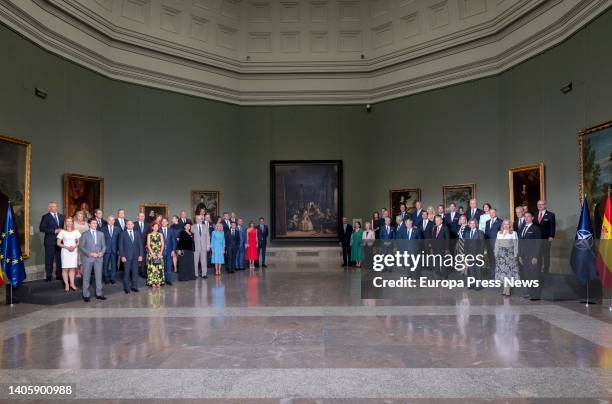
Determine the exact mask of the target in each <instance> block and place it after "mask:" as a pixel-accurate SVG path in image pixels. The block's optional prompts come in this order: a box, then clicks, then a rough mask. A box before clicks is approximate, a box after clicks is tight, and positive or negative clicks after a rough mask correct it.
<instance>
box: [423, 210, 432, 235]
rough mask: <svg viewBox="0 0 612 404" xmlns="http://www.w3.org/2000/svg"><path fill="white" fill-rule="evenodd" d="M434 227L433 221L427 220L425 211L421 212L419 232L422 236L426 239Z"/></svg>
mask: <svg viewBox="0 0 612 404" xmlns="http://www.w3.org/2000/svg"><path fill="white" fill-rule="evenodd" d="M433 228H434V223H433V222H432V221H431V220H429V216H428V215H427V212H426V211H423V212H422V213H421V233H422V235H423V238H424V239H426V240H428V239H430V238H431V232H432V230H433Z"/></svg>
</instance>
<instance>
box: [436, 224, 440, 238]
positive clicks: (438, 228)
mask: <svg viewBox="0 0 612 404" xmlns="http://www.w3.org/2000/svg"><path fill="white" fill-rule="evenodd" d="M438 234H440V226H438V227H437V228H436V237H438Z"/></svg>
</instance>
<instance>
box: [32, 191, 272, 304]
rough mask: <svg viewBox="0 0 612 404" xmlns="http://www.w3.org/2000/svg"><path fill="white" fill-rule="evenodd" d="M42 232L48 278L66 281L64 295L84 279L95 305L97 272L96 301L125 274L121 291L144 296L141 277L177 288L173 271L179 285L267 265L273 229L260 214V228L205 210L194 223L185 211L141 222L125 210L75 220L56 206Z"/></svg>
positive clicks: (84, 290) (156, 284)
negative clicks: (211, 271)
mask: <svg viewBox="0 0 612 404" xmlns="http://www.w3.org/2000/svg"><path fill="white" fill-rule="evenodd" d="M39 229H40V231H41V232H42V233H44V247H45V274H46V280H47V282H50V281H51V280H52V279H53V265H54V264H55V268H56V269H55V274H56V279H58V280H62V281H63V284H64V290H65V291H66V292H69V291H71V290H73V291H76V290H78V289H77V286H76V284H75V279H76V278H77V277H82V279H83V287H82V294H83V300H85V301H86V302H88V301H90V299H91V295H90V293H91V292H90V290H89V289H90V284H91V277H92V272H93V276H94V277H95V298H96V299H99V300H106V297H105V296H104V293H103V284H108V283H110V284H115V283H116V277H117V273H118V272H119V271H121V270H123V290H124V292H125V293H126V294H129V293H130V292H138V291H139V289H138V283H139V282H138V277H139V276H142V277H144V278H146V285H147V286H150V287H151V288H153V289H158V288H160V287H161V286H164V285H170V286H171V285H172V279H173V276H172V274H173V273H177V278H178V280H179V281H188V280H194V279H196V278H197V277H202V278H204V279H206V278H207V277H208V268H212V267H213V266H214V271H215V276H216V277H220V276H221V273H222V270H223V268H225V270H226V272H228V273H234V272H235V271H237V270H244V269H246V267H247V265H248V268H249V269H252V270H254V269H255V268H256V267H259V265H261V266H262V267H263V268H266V245H267V242H268V235H269V231H268V225H267V224H266V223H265V221H264V218H263V217H260V218H259V221H258V223H257V224H255V223H254V222H252V221H251V222H249V223H248V224H247V225H245V223H244V220H243V219H242V218H238V217H236V215H235V214H234V213H229V212H225V213H223V215H222V216H220V217H218V218H215V220H214V221H213V220H212V217H211V214H210V213H209V212H206V209H200V211H199V212H198V214H197V215H195V218H194V220H193V221H192V219H191V218H189V217H188V216H187V212H186V211H181V213H180V215H174V216H172V217H171V218H166V217H163V216H162V215H157V216H155V217H145V214H144V213H142V212H141V213H139V214H138V217H137V219H136V220H130V219H127V218H126V216H125V210H124V209H119V210H118V211H117V214H116V216H115V215H109V216H107V217H106V218H105V217H104V212H103V211H102V210H101V209H96V210H95V211H94V215H93V216H91V217H89V218H87V216H86V214H85V213H84V212H82V211H78V212H76V214H75V215H74V216H73V217H64V215H63V214H61V213H59V212H58V206H57V203H56V202H50V203H49V205H48V212H47V213H46V214H44V215H43V216H42V218H41V221H40V226H39Z"/></svg>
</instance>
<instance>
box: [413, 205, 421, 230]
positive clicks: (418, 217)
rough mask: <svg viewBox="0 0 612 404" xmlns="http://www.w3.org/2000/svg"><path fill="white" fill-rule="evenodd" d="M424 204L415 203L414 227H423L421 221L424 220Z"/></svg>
mask: <svg viewBox="0 0 612 404" xmlns="http://www.w3.org/2000/svg"><path fill="white" fill-rule="evenodd" d="M422 214H423V203H422V202H421V201H416V202H414V212H413V213H412V225H413V226H415V227H419V228H420V227H421V221H422V220H423V217H422Z"/></svg>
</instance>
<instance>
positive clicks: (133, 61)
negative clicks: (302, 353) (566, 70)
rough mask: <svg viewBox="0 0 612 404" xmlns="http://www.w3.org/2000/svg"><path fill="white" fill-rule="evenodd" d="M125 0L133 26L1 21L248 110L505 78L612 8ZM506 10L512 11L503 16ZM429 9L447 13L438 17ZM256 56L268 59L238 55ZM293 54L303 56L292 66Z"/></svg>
mask: <svg viewBox="0 0 612 404" xmlns="http://www.w3.org/2000/svg"><path fill="white" fill-rule="evenodd" d="M125 1H126V2H129V4H128V8H127V10H129V11H128V12H127V14H128V15H129V16H130V17H133V18H132V19H129V18H123V17H122V13H124V11H123V10H124V8H123V6H124V5H125V4H127V3H124V1H123V0H104V1H100V0H97V1H95V2H92V1H89V0H65V1H63V2H59V1H57V0H4V1H2V2H0V22H1V23H2V24H4V25H6V26H8V27H9V28H11V29H13V30H15V31H16V32H18V33H19V34H21V35H23V36H24V37H26V38H28V39H29V40H31V41H32V42H34V43H36V44H38V45H39V46H41V47H42V48H44V49H47V50H48V51H50V52H52V53H55V54H57V55H59V56H61V57H64V58H66V59H68V60H71V61H73V62H75V63H77V64H80V65H82V66H85V67H87V68H89V69H91V70H93V71H96V72H98V73H100V74H102V75H104V76H107V77H109V78H112V79H116V80H122V81H126V82H130V83H135V84H140V85H145V86H150V87H155V88H161V89H166V90H170V91H176V92H180V93H185V94H190V95H195V96H199V97H204V98H208V99H214V100H219V101H224V102H229V103H233V104H238V105H291V104H362V103H374V102H380V101H384V100H389V99H393V98H397V97H401V96H405V95H410V94H415V93H418V92H423V91H428V90H430V89H435V88H440V87H444V86H448V85H452V84H457V83H461V82H464V81H468V80H474V79H477V78H481V77H487V76H491V75H495V74H499V73H501V72H503V71H504V70H507V69H509V68H511V67H513V66H515V65H516V64H518V63H521V62H522V61H524V60H526V59H528V58H530V57H532V56H534V55H536V54H538V53H541V52H543V51H545V50H546V49H548V48H550V47H552V46H555V45H557V44H559V43H560V42H562V41H563V40H565V39H566V38H567V37H569V36H570V35H572V34H573V33H574V32H576V31H577V30H579V29H580V28H581V27H583V26H584V25H585V24H587V23H588V22H589V21H591V20H592V19H594V18H595V17H596V16H598V15H599V14H601V13H602V12H604V11H605V10H607V9H609V8H610V7H611V6H612V0H599V1H596V0H590V1H587V0H541V1H540V0H535V1H523V0H515V1H514V2H513V1H511V0H505V1H504V2H502V3H498V2H497V1H488V2H483V1H479V0H447V1H442V2H439V1H438V2H436V1H431V0H430V1H427V2H425V1H423V2H421V1H419V0H413V1H400V2H392V1H381V2H378V1H371V2H369V1H364V2H360V1H358V0H351V1H343V2H342V3H341V4H342V5H344V6H346V5H347V4H349V5H350V6H351V7H359V10H361V12H362V13H366V14H365V15H366V18H359V19H357V18H349V20H348V21H343V22H341V23H340V22H339V19H340V18H341V16H342V15H344V16H346V15H351V16H355V15H356V14H355V13H352V14H339V12H340V11H339V9H334V8H333V6H334V5H335V4H337V3H336V2H331V1H318V0H312V1H303V2H302V1H280V2H267V1H263V0H241V1H238V0H224V1H223V2H214V1H208V0H199V1H192V2H181V3H176V2H172V1H170V0H125ZM81 3H83V4H90V5H91V9H88V8H86V7H85V6H84V5H83V4H81ZM174 4H179V6H180V8H179V7H177V6H174ZM312 4H315V5H316V6H317V7H318V6H321V5H325V7H326V10H327V11H326V14H325V15H326V18H325V19H323V18H316V19H317V22H315V23H308V24H304V18H302V17H300V16H306V17H305V18H306V19H307V20H308V21H310V17H311V16H310V9H309V7H310V6H311V5H312ZM338 4H340V3H338ZM496 4H497V5H498V6H499V4H501V5H503V6H504V7H505V9H503V10H497V11H498V12H497V13H496V14H494V15H493V14H491V13H492V12H493V11H492V10H494V9H495V5H496ZM162 6H163V7H162ZM188 6H189V7H191V8H189V7H188ZM221 6H223V7H221ZM249 7H250V8H249ZM253 7H255V8H253ZM431 7H434V8H435V9H436V10H438V11H436V12H439V11H440V10H442V11H441V12H442V14H440V15H437V16H436V17H435V19H434V20H432V19H431V18H430V17H432V16H431V14H430V13H431V10H432V9H431ZM440 7H441V8H440ZM446 9H448V10H449V11H450V13H449V14H448V16H449V19H448V21H449V22H448V24H446V14H445V13H446ZM92 10H93V11H92ZM111 10H116V11H112V12H111ZM249 10H251V11H249ZM283 10H284V11H283ZM287 10H294V11H292V12H291V14H289V13H288V12H286V11H287ZM382 10H387V11H385V12H384V13H383V12H382ZM372 11H374V17H375V18H374V19H372V18H370V17H372ZM249 13H250V14H249ZM104 15H106V16H107V18H108V19H106V18H105V17H104ZM289 15H290V16H296V17H295V18H288V16H289ZM316 15H317V16H319V17H320V16H321V15H323V14H316ZM110 16H115V17H116V18H118V19H119V22H118V23H117V24H118V25H117V24H116V21H113V20H112V17H110ZM419 16H423V18H419ZM440 16H442V17H443V18H442V19H441V20H440V19H439V17H440ZM243 17H244V18H243ZM296 19H297V20H298V21H302V22H301V23H296V22H294V21H295V20H296ZM345 19H346V18H345ZM385 19H388V20H385ZM241 20H242V21H243V22H242V23H241V22H240V21H241ZM472 20H474V21H476V22H475V23H473V21H472ZM141 21H145V23H143V22H141ZM160 21H163V23H160ZM269 21H272V22H269ZM432 21H434V24H432V23H431V22H432ZM436 21H438V22H439V21H443V22H445V24H442V25H440V24H437V23H435V22H436ZM465 21H471V22H470V23H469V24H467V25H465V24H464V23H463V22H465ZM121 24H123V25H121ZM194 24H195V25H194ZM410 24H411V25H410ZM462 24H463V25H462ZM470 24H471V25H470ZM432 25H433V26H435V28H434V29H432V28H431V26H432ZM438 25H439V26H438ZM380 27H384V28H385V30H386V29H387V28H388V29H389V32H388V33H386V32H385V36H384V37H382V36H381V37H379V38H378V42H377V39H376V38H374V40H370V39H369V38H367V37H369V36H370V35H367V36H366V38H364V40H363V41H361V40H360V39H359V37H360V35H359V34H358V33H360V32H364V33H372V32H375V33H380V32H383V31H384V30H381V28H380ZM373 30H374V31H373ZM313 33H314V34H317V35H314V34H313ZM322 33H325V35H322ZM313 35H314V36H313ZM249 39H250V40H249ZM311 40H314V41H315V42H313V43H314V45H313V43H311ZM381 41H382V42H381ZM381 43H384V44H385V45H384V46H380V44H381ZM274 44H279V45H274ZM360 46H361V47H362V51H359V49H360ZM375 46H379V47H378V48H375ZM249 49H250V50H251V51H254V52H255V53H253V55H258V54H260V53H261V52H264V53H265V54H266V55H267V56H268V57H269V58H268V59H267V60H266V61H265V62H247V61H245V60H244V58H243V59H242V60H239V58H240V57H241V55H244V54H245V53H248V52H249ZM374 49H375V50H374ZM347 50H348V51H347ZM360 52H363V53H362V55H364V56H361V55H360ZM355 53H356V54H357V55H355ZM287 55H289V56H292V57H293V59H291V60H288V61H285V60H283V56H285V57H286V56H287ZM299 57H302V58H303V59H302V60H299ZM342 58H344V59H342ZM254 59H256V58H254Z"/></svg>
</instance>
